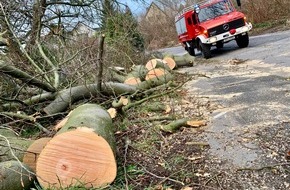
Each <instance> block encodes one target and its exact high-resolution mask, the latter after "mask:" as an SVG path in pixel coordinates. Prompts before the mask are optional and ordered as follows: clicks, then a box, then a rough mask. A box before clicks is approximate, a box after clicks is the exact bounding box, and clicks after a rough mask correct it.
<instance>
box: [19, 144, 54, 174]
mask: <svg viewBox="0 0 290 190" xmlns="http://www.w3.org/2000/svg"><path fill="white" fill-rule="evenodd" d="M50 140H51V138H40V139H37V140H35V141H34V142H33V143H32V144H31V145H30V146H29V147H28V149H27V151H26V152H25V153H24V156H23V163H25V164H27V166H29V168H31V170H32V171H33V172H35V171H36V162H37V159H38V157H39V154H40V152H41V151H42V150H43V148H44V147H45V146H46V144H47V143H48V141H50Z"/></svg>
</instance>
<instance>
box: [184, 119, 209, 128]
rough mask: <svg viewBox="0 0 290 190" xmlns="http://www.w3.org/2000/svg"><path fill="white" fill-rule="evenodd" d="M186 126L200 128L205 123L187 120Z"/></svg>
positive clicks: (203, 121)
mask: <svg viewBox="0 0 290 190" xmlns="http://www.w3.org/2000/svg"><path fill="white" fill-rule="evenodd" d="M186 124H187V125H188V126H191V127H202V126H205V125H206V121H205V120H189V121H187V122H186Z"/></svg>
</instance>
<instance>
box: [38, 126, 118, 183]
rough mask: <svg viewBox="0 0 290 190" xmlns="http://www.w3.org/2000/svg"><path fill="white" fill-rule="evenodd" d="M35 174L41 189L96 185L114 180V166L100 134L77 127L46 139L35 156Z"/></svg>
mask: <svg viewBox="0 0 290 190" xmlns="http://www.w3.org/2000/svg"><path fill="white" fill-rule="evenodd" d="M36 173H37V176H38V177H37V178H38V181H39V183H40V185H41V186H42V187H43V188H48V187H50V188H60V187H61V188H66V187H69V186H76V185H84V186H85V187H87V188H98V187H102V186H105V185H107V184H109V183H111V182H113V181H114V179H115V177H116V174H117V166H116V160H115V157H114V153H113V151H112V149H111V147H110V145H109V144H108V142H107V141H106V140H105V139H104V138H103V137H101V136H99V135H98V134H96V133H95V132H94V131H93V130H92V129H90V128H78V129H76V130H73V131H69V132H65V133H61V134H59V135H56V136H55V137H54V138H53V139H52V140H51V141H49V142H48V144H47V145H46V147H45V148H44V149H43V151H42V152H41V154H40V156H39V158H38V162H37V167H36Z"/></svg>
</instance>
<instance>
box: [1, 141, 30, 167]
mask: <svg viewBox="0 0 290 190" xmlns="http://www.w3.org/2000/svg"><path fill="white" fill-rule="evenodd" d="M5 138H6V139H5ZM5 138H1V136H0V162H4V161H9V160H12V159H15V156H16V157H17V158H18V159H19V160H22V159H23V156H24V154H25V152H26V150H27V148H28V147H29V146H30V145H31V144H32V143H33V141H32V140H28V139H21V138H18V137H5ZM7 141H8V142H7ZM11 151H12V152H13V154H14V155H13V154H12V153H11Z"/></svg>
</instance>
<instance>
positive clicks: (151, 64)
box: [145, 59, 171, 71]
mask: <svg viewBox="0 0 290 190" xmlns="http://www.w3.org/2000/svg"><path fill="white" fill-rule="evenodd" d="M145 67H146V68H147V69H148V71H150V70H151V69H155V68H163V69H166V70H171V69H170V68H169V67H168V65H167V62H166V61H165V60H162V59H151V60H149V61H148V62H147V63H146V65H145Z"/></svg>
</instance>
